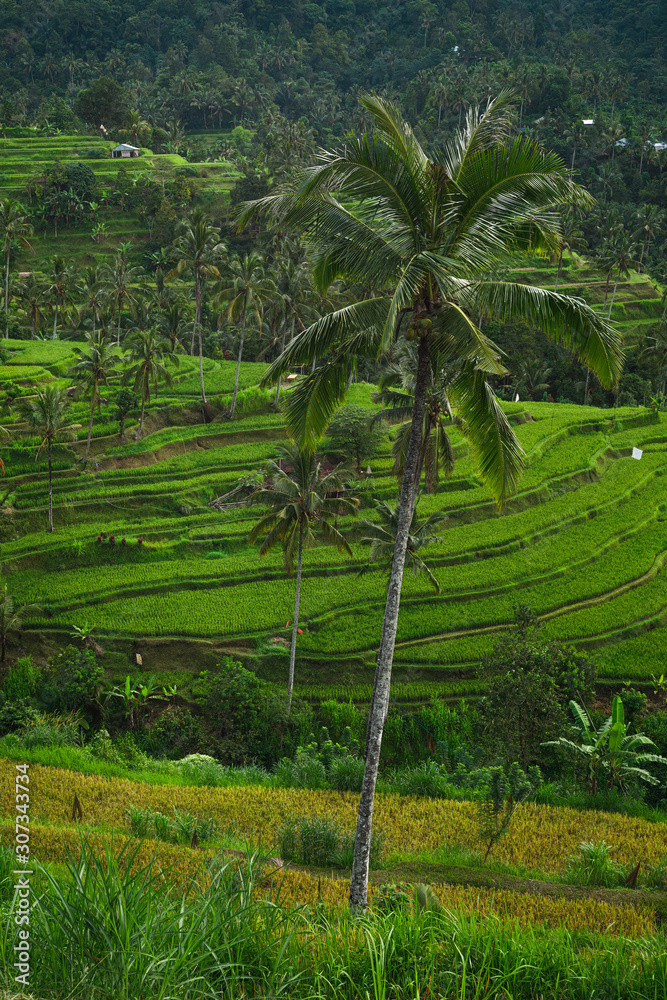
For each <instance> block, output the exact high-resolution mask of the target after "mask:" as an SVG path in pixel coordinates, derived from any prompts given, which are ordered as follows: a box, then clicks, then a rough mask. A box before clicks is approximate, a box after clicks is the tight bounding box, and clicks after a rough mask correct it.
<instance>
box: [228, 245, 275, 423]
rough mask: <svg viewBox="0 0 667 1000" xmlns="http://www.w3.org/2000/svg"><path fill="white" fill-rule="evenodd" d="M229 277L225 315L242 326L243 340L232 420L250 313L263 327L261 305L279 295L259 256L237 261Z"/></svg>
mask: <svg viewBox="0 0 667 1000" xmlns="http://www.w3.org/2000/svg"><path fill="white" fill-rule="evenodd" d="M227 272H228V276H227V278H226V279H223V281H222V282H221V284H220V286H219V287H218V289H217V294H218V297H219V298H220V299H221V301H223V302H226V303H227V306H226V308H225V313H226V315H227V318H228V319H230V320H232V321H239V320H240V322H241V339H240V341H239V356H238V361H237V362H236V377H235V378H234V392H233V394H232V402H231V406H230V407H229V412H228V414H227V416H228V417H229V419H230V420H231V419H232V417H233V416H234V410H235V408H236V397H237V395H238V391H239V376H240V374H241V361H242V359H243V341H244V339H245V325H246V318H247V315H248V309H250V310H251V311H252V312H253V313H254V315H255V318H256V320H257V324H258V326H259V325H260V323H261V303H262V300H263V299H265V298H266V297H267V296H269V295H271V294H272V293H274V292H275V285H274V284H273V282H271V281H270V280H269V279H267V277H266V275H265V273H264V267H263V264H262V258H261V257H260V256H259V254H257V253H254V252H253V253H247V254H245V255H244V256H243V257H233V258H232V260H230V261H229V263H228V265H227Z"/></svg>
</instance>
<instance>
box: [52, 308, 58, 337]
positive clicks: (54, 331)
mask: <svg viewBox="0 0 667 1000" xmlns="http://www.w3.org/2000/svg"><path fill="white" fill-rule="evenodd" d="M57 332H58V303H57V302H56V311H55V313H54V315H53V339H54V340H55V339H56V335H57Z"/></svg>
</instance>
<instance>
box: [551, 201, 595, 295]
mask: <svg viewBox="0 0 667 1000" xmlns="http://www.w3.org/2000/svg"><path fill="white" fill-rule="evenodd" d="M587 246H588V244H587V243H586V240H585V239H584V234H583V232H582V231H581V229H579V227H578V225H577V220H576V218H575V215H574V213H573V212H571V211H567V212H564V213H563V221H562V230H561V236H560V246H559V248H558V269H557V271H556V284H555V285H554V291H555V292H557V291H558V282H559V281H560V273H561V270H562V268H563V253H564V251H565V250H567V251H568V252H569V253H572V252H573V251H574V250H585V249H586V247H587Z"/></svg>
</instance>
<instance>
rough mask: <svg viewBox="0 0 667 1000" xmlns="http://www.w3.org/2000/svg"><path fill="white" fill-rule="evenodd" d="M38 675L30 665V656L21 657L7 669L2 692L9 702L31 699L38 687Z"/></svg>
mask: <svg viewBox="0 0 667 1000" xmlns="http://www.w3.org/2000/svg"><path fill="white" fill-rule="evenodd" d="M39 682H40V674H39V671H38V670H35V668H34V667H33V665H32V659H31V657H30V656H22V657H21V658H20V659H18V660H17V661H16V663H13V664H12V665H11V666H10V668H9V674H8V676H7V679H6V680H5V683H4V684H3V685H2V690H3V692H4V694H5V696H6V697H7V698H9V699H10V700H11V701H19V700H20V699H22V698H32V697H33V696H34V695H35V694H36V692H37V688H38V686H39Z"/></svg>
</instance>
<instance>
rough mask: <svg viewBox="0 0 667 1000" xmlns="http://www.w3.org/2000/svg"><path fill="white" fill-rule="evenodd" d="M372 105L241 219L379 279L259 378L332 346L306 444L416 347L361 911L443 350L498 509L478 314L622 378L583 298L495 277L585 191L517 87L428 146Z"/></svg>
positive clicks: (504, 450) (366, 794) (489, 355)
mask: <svg viewBox="0 0 667 1000" xmlns="http://www.w3.org/2000/svg"><path fill="white" fill-rule="evenodd" d="M362 104H363V105H364V107H365V108H367V110H368V111H369V113H370V115H371V116H372V118H373V121H374V130H373V132H372V133H370V134H369V133H367V132H364V133H362V134H360V135H358V136H348V137H347V138H346V144H345V147H344V148H343V149H341V150H338V151H333V152H325V153H322V154H321V156H320V162H319V164H317V165H315V166H313V167H310V168H308V169H306V170H304V171H303V172H302V174H301V176H300V178H299V179H298V180H297V186H296V187H295V188H294V190H293V191H292V192H290V193H287V194H285V195H282V196H281V195H274V196H269V197H268V198H264V199H260V200H259V201H258V202H255V203H251V204H250V205H248V206H246V207H245V209H244V210H243V211H242V212H241V214H240V219H239V221H240V223H241V224H243V223H244V222H245V221H246V220H247V219H249V218H251V217H252V216H253V215H255V214H258V213H260V212H265V213H268V214H270V215H271V216H272V217H273V218H274V219H275V220H276V223H277V225H278V226H279V227H280V228H281V229H288V228H296V229H299V230H301V231H302V232H303V233H304V238H305V242H306V246H307V247H308V249H309V252H310V256H311V262H312V268H313V274H314V278H315V281H316V282H317V283H318V284H319V285H321V286H325V287H326V286H327V285H328V284H330V283H331V282H332V281H333V280H334V279H337V278H344V279H346V280H347V281H348V282H350V283H351V284H356V285H359V286H361V287H363V288H366V289H368V290H369V291H368V294H367V296H366V297H365V298H362V299H361V300H360V301H357V302H354V303H353V304H351V305H348V306H346V307H344V308H342V309H336V310H334V311H333V312H331V313H329V314H327V315H326V316H322V317H321V318H320V319H319V320H317V321H316V322H315V323H313V324H311V326H309V327H308V328H307V329H306V330H305V331H303V332H302V333H300V334H297V336H296V337H295V338H294V341H293V342H292V344H291V345H289V346H288V347H287V348H286V350H285V351H284V353H283V355H282V356H281V357H280V358H279V359H278V360H277V361H275V362H274V363H273V364H272V365H271V366H270V368H269V370H268V372H267V373H266V375H265V378H264V382H265V384H266V383H268V382H270V381H274V380H275V379H277V377H278V375H279V374H280V373H281V372H285V371H287V370H288V368H289V367H290V366H291V365H293V364H304V363H307V362H308V361H310V360H312V358H313V357H320V358H321V357H324V356H326V355H328V360H327V362H326V363H324V364H320V365H319V366H318V367H317V368H316V369H315V371H314V372H312V373H310V374H309V375H308V376H307V377H306V378H304V379H303V381H302V382H301V383H299V385H298V386H297V387H296V388H295V389H294V390H293V391H292V393H291V394H290V398H289V401H288V404H287V407H286V420H287V424H288V428H289V430H290V433H291V434H292V436H293V437H295V438H296V439H297V440H298V441H299V442H300V443H301V444H302V445H303V446H307V445H308V444H309V443H311V442H312V441H313V440H315V439H316V438H317V436H318V435H319V434H321V433H323V432H324V429H325V428H326V426H327V425H328V423H329V422H330V420H331V417H332V415H333V413H334V412H335V409H336V407H337V406H338V405H339V401H340V400H341V399H342V398H343V396H344V393H345V391H346V388H347V379H348V371H349V365H350V360H351V359H352V361H353V363H354V360H355V359H356V358H357V357H359V356H375V357H377V356H378V354H382V353H384V352H386V351H387V350H388V349H389V348H390V347H391V345H392V344H393V343H394V342H395V340H396V339H397V337H399V336H400V335H402V334H403V332H404V330H403V327H404V323H405V327H406V328H407V331H409V333H410V336H413V335H414V334H415V333H416V334H417V342H418V345H419V346H418V351H417V357H418V366H417V374H416V378H415V394H414V404H413V412H412V425H411V432H410V438H409V444H408V450H407V454H406V460H405V468H404V473H403V482H402V486H401V494H400V506H399V529H398V533H397V538H396V547H395V549H394V561H393V564H392V571H391V577H390V583H389V589H388V594H387V602H386V606H385V615H384V622H383V626H382V635H381V639H380V645H379V651H378V658H377V666H376V689H377V697H376V701H375V704H374V706H373V711H372V717H371V719H370V726H369V740H368V753H367V757H366V767H365V773H364V780H363V785H362V791H361V797H360V802H359V812H358V820H357V834H356V842H355V857H354V864H353V870H352V879H351V885H350V905H351V906H352V907H353V908H354V909H365V907H366V905H367V889H368V862H369V854H370V842H371V840H370V838H371V827H372V816H373V802H374V798H375V785H376V781H377V774H378V766H379V760H380V748H381V744H382V732H383V728H384V721H385V717H386V712H387V707H388V704H389V690H390V683H391V667H392V660H393V651H394V644H395V640H396V628H397V623H398V611H399V606H400V592H401V583H402V579H403V569H404V565H405V556H406V549H407V540H408V535H409V529H410V524H411V523H412V514H413V511H414V501H415V489H414V487H415V477H416V474H417V468H418V464H419V457H420V452H421V446H422V433H423V425H424V409H425V403H426V395H427V389H428V383H429V369H430V364H431V356H432V354H433V353H434V352H439V353H440V354H441V355H442V357H443V358H445V359H451V360H452V361H453V362H454V361H455V362H456V366H457V373H456V375H455V376H454V378H453V380H452V384H451V387H450V391H449V396H450V399H451V400H452V404H453V405H454V406H455V407H456V408H457V411H458V417H459V419H460V420H461V421H462V428H463V431H464V433H465V435H466V437H467V438H468V441H469V442H470V444H471V447H472V450H473V454H474V456H475V458H476V461H477V466H478V469H479V473H480V475H481V477H482V478H483V479H484V481H485V482H486V484H487V486H488V487H489V489H490V491H491V492H492V494H493V496H494V497H495V499H496V501H497V503H498V504H499V505H501V504H503V502H504V501H505V500H506V498H507V497H508V496H509V495H510V494H512V493H513V492H514V491H515V489H516V488H517V485H518V481H519V477H520V474H521V470H522V466H523V452H522V449H521V447H520V445H519V442H518V440H517V438H516V436H515V434H514V432H513V430H512V428H511V426H510V425H509V423H508V421H507V419H506V417H505V415H504V413H503V411H502V409H501V407H500V405H499V403H498V401H497V400H496V398H495V395H494V393H493V390H492V387H491V385H490V384H489V382H488V378H489V376H493V375H496V376H497V375H502V374H504V373H505V369H504V367H503V365H502V363H501V352H500V350H499V348H498V347H497V346H496V345H495V344H494V343H493V341H492V340H490V338H489V337H488V336H487V335H486V334H484V333H483V332H482V330H481V329H480V328H479V325H478V323H479V320H476V317H481V316H484V315H488V316H490V317H491V318H501V319H503V320H505V321H520V322H526V321H528V322H530V323H531V325H533V326H535V327H538V328H540V329H541V330H543V331H544V332H545V333H546V334H548V335H549V336H550V337H552V338H553V339H554V340H556V341H557V342H558V343H561V344H563V345H565V346H567V347H569V348H571V349H572V350H573V351H574V352H575V353H576V354H577V355H579V357H580V358H581V359H582V360H583V361H585V362H586V364H588V365H589V366H591V367H592V368H593V369H594V370H595V372H596V374H597V375H598V377H599V379H600V381H601V382H602V383H603V384H605V385H613V384H615V382H616V381H617V379H618V377H619V374H620V371H621V366H622V359H623V354H622V349H621V339H620V336H619V334H618V333H617V332H616V331H615V330H614V329H613V328H612V327H611V326H609V324H608V323H607V321H606V319H604V318H603V317H602V316H601V315H599V314H597V313H596V312H595V311H594V310H593V309H591V308H590V307H589V306H587V305H586V304H585V303H584V302H582V301H581V300H579V299H572V298H569V297H568V296H565V295H562V294H560V293H559V292H553V291H550V290H548V289H543V288H536V287H533V286H530V285H522V284H520V283H514V282H507V281H502V280H497V279H495V278H493V276H492V275H493V273H494V272H495V271H496V269H497V268H499V267H500V266H501V262H502V261H503V260H506V259H507V255H508V254H510V253H522V252H523V253H526V252H527V253H531V252H536V251H542V252H548V253H555V252H556V251H557V248H558V240H559V237H560V226H559V219H558V213H557V208H558V207H559V206H560V205H562V204H567V203H569V204H573V203H581V204H585V203H588V202H589V201H590V196H588V195H587V194H586V193H585V192H584V191H582V190H581V189H580V188H579V187H578V186H577V185H575V184H574V183H573V182H572V181H571V179H570V176H569V172H568V170H567V168H566V167H565V164H564V163H563V162H562V160H561V159H560V158H559V157H558V156H556V155H555V154H553V153H549V152H546V151H545V150H543V149H542V148H541V147H540V146H539V145H538V144H537V142H535V141H532V140H528V139H526V138H525V137H523V136H515V135H513V115H512V107H511V105H512V98H511V95H509V94H507V93H503V94H501V96H500V97H499V98H498V99H497V100H495V101H493V102H490V103H489V104H488V105H487V107H486V110H485V111H484V112H483V113H480V112H479V110H477V109H475V108H471V109H470V110H469V111H468V112H467V114H466V121H465V126H464V128H463V129H462V130H461V131H460V132H459V133H457V135H456V136H455V137H454V138H453V139H452V140H450V141H449V142H447V143H446V144H445V145H444V146H443V148H442V149H441V150H438V151H437V152H436V153H435V155H434V158H430V157H429V156H428V155H427V153H426V152H425V151H424V150H423V149H422V147H421V146H420V144H419V142H418V141H417V139H416V137H415V135H414V133H413V131H412V129H411V127H410V125H409V124H408V123H407V122H405V121H404V120H403V119H402V116H401V114H400V111H399V109H398V108H397V107H396V106H395V105H392V104H391V103H390V102H388V101H386V100H384V99H382V98H379V97H376V96H372V97H365V98H363V99H362ZM387 289H389V291H387Z"/></svg>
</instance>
